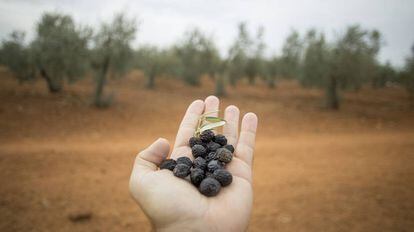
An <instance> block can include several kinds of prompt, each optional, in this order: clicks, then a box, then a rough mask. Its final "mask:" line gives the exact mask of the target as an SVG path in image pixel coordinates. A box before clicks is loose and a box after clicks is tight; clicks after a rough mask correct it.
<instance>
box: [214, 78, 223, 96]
mask: <svg viewBox="0 0 414 232" xmlns="http://www.w3.org/2000/svg"><path fill="white" fill-rule="evenodd" d="M213 76H214V75H213ZM215 77H216V78H215V79H216V90H215V94H216V96H218V97H222V96H225V95H226V87H225V86H224V85H225V84H224V78H223V75H221V74H220V75H215Z"/></svg>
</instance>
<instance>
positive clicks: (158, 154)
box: [130, 138, 170, 184]
mask: <svg viewBox="0 0 414 232" xmlns="http://www.w3.org/2000/svg"><path fill="white" fill-rule="evenodd" d="M169 151H170V144H169V142H168V140H166V139H164V138H159V139H157V140H156V141H155V142H154V143H153V144H151V145H150V146H149V147H147V148H146V149H145V150H143V151H141V152H140V153H139V154H138V155H137V157H136V158H135V163H134V167H133V169H132V174H131V179H130V184H136V182H137V181H138V180H139V179H140V178H141V177H142V176H143V175H145V174H146V173H149V172H153V171H156V170H157V168H158V166H159V165H160V164H161V162H162V161H163V160H164V159H165V158H166V157H167V155H168V152H169Z"/></svg>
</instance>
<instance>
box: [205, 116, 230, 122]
mask: <svg viewBox="0 0 414 232" xmlns="http://www.w3.org/2000/svg"><path fill="white" fill-rule="evenodd" d="M205 120H206V121H209V122H221V121H226V120H224V119H222V118H219V117H211V116H207V117H205Z"/></svg>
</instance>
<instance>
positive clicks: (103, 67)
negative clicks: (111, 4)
mask: <svg viewBox="0 0 414 232" xmlns="http://www.w3.org/2000/svg"><path fill="white" fill-rule="evenodd" d="M136 30H137V23H136V20H135V19H127V18H126V17H125V16H124V15H123V14H117V15H115V17H114V19H113V20H112V22H110V23H103V24H102V25H101V27H100V29H99V31H98V33H97V34H96V35H95V36H94V49H93V62H92V65H93V68H94V70H95V73H96V82H97V84H96V89H95V99H94V104H95V105H96V106H98V107H105V106H108V105H109V104H108V102H111V97H103V91H104V87H105V85H106V82H107V75H108V73H109V72H111V73H112V74H113V75H114V76H115V77H121V76H123V75H124V74H125V73H126V71H127V70H128V68H129V67H130V65H131V61H132V57H133V51H132V49H131V45H130V44H131V42H132V40H133V39H134V38H135V33H136Z"/></svg>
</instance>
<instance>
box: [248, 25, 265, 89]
mask: <svg viewBox="0 0 414 232" xmlns="http://www.w3.org/2000/svg"><path fill="white" fill-rule="evenodd" d="M263 35H264V28H263V27H259V29H258V30H257V35H256V39H255V40H254V41H253V46H252V50H251V54H250V56H249V57H248V59H247V64H246V68H245V74H246V76H247V78H248V80H249V83H250V84H254V83H255V79H256V77H257V76H261V77H262V78H266V77H267V76H268V70H267V67H266V61H265V58H264V54H263V53H264V50H265V48H266V45H265V43H264V41H263Z"/></svg>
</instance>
